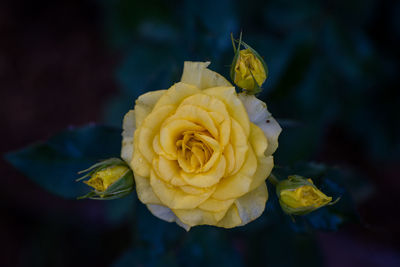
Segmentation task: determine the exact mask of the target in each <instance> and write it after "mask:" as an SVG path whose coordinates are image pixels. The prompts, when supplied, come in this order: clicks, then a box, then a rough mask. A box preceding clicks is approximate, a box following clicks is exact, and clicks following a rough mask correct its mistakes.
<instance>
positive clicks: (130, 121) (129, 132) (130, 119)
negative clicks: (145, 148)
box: [121, 110, 136, 163]
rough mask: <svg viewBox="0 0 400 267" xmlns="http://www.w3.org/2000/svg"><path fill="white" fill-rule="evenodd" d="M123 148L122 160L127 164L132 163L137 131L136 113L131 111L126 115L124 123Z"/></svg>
mask: <svg viewBox="0 0 400 267" xmlns="http://www.w3.org/2000/svg"><path fill="white" fill-rule="evenodd" d="M122 129H123V131H122V146H121V158H122V159H123V160H125V161H126V162H128V163H129V162H131V160H132V157H133V149H134V145H133V141H134V140H133V134H134V132H135V130H136V119H135V111H134V110H130V111H129V112H128V113H126V114H125V116H124V120H123V123H122Z"/></svg>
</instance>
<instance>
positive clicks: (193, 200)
mask: <svg viewBox="0 0 400 267" xmlns="http://www.w3.org/2000/svg"><path fill="white" fill-rule="evenodd" d="M150 184H151V187H152V189H153V190H154V193H155V194H156V195H157V197H158V198H159V199H160V200H161V202H162V203H163V204H164V205H165V206H168V207H170V208H171V209H194V208H196V207H197V206H198V205H200V204H201V203H203V202H204V201H205V200H206V199H208V198H209V197H210V195H211V194H212V193H213V192H214V190H215V188H207V189H204V190H203V193H201V194H197V195H189V194H187V193H186V192H183V191H182V190H181V189H180V188H179V187H173V186H171V185H170V184H167V183H165V182H164V181H163V180H162V179H161V178H159V177H157V175H156V173H155V172H154V171H152V172H151V175H150Z"/></svg>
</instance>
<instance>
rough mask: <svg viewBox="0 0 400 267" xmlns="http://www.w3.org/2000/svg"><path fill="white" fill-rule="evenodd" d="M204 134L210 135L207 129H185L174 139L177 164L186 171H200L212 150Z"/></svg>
mask: <svg viewBox="0 0 400 267" xmlns="http://www.w3.org/2000/svg"><path fill="white" fill-rule="evenodd" d="M204 136H207V137H208V138H210V137H211V135H210V134H209V133H208V132H207V131H204V132H193V131H186V132H183V133H182V137H181V138H179V139H178V140H177V141H176V146H177V149H178V163H179V166H180V167H181V168H182V169H183V170H184V171H185V172H187V173H198V172H201V171H202V170H203V167H204V166H205V164H206V163H207V162H208V160H209V159H210V158H211V156H212V154H213V152H214V151H213V149H212V147H211V146H210V145H209V144H208V143H207V142H206V141H205V139H204Z"/></svg>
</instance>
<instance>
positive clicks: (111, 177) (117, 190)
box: [77, 158, 133, 199]
mask: <svg viewBox="0 0 400 267" xmlns="http://www.w3.org/2000/svg"><path fill="white" fill-rule="evenodd" d="M83 172H88V173H87V174H86V175H85V176H83V177H81V178H79V179H78V180H77V181H80V180H82V179H85V178H87V177H90V178H89V180H87V181H84V183H85V184H87V185H88V186H90V187H92V188H93V190H92V191H91V192H89V193H88V194H86V195H85V196H82V197H79V198H78V199H84V198H91V199H115V198H121V197H124V196H126V195H128V194H129V193H131V192H132V190H133V173H132V170H131V169H130V168H129V167H128V165H127V164H126V163H125V162H124V161H122V160H120V159H117V158H111V159H108V160H104V161H102V162H99V163H97V164H95V165H93V166H91V167H90V168H89V169H87V170H84V171H82V172H80V173H83Z"/></svg>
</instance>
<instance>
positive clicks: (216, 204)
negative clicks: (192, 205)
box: [199, 197, 235, 212]
mask: <svg viewBox="0 0 400 267" xmlns="http://www.w3.org/2000/svg"><path fill="white" fill-rule="evenodd" d="M234 201H235V199H234V198H232V199H226V200H218V199H215V198H212V197H210V198H209V199H207V200H206V201H204V202H203V203H201V204H200V205H199V208H200V209H202V210H205V211H213V212H217V211H222V210H228V208H229V207H230V206H231V205H232V203H233V202H234Z"/></svg>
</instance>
